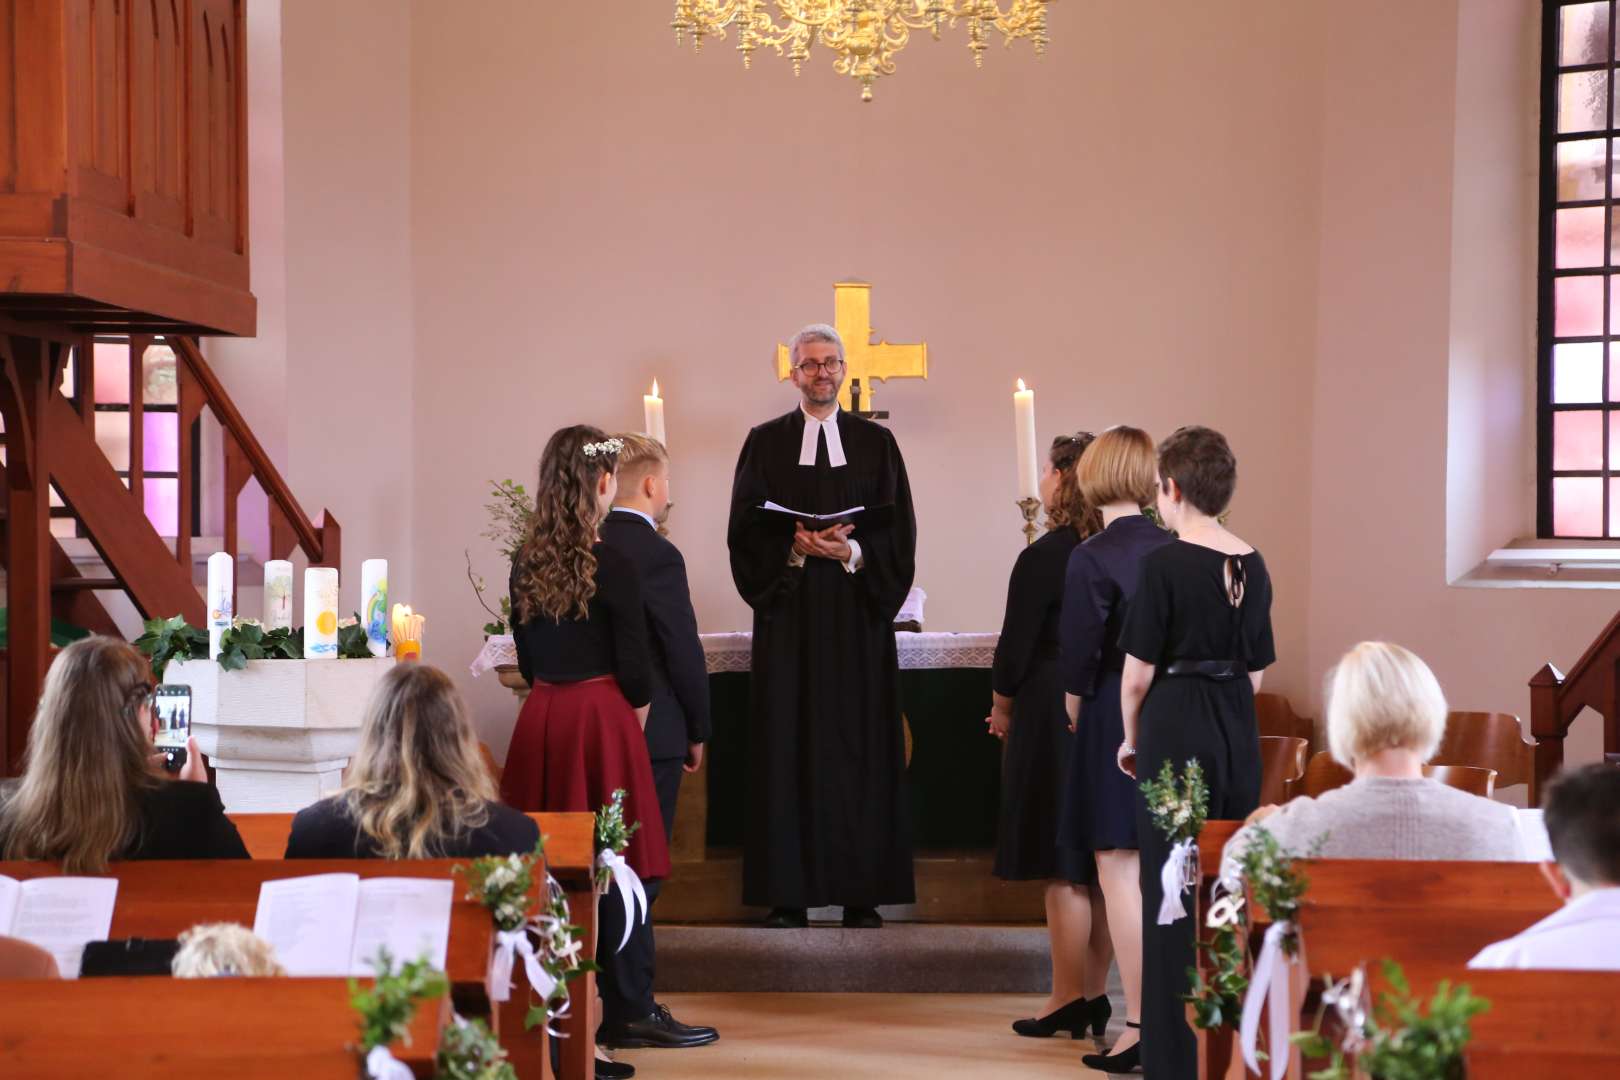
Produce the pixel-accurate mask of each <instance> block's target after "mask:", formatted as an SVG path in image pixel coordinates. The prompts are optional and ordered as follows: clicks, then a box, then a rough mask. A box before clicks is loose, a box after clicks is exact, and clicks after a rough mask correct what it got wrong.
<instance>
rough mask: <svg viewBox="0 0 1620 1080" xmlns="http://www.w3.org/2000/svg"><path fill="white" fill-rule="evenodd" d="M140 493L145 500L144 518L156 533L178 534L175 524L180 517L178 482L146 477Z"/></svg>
mask: <svg viewBox="0 0 1620 1080" xmlns="http://www.w3.org/2000/svg"><path fill="white" fill-rule="evenodd" d="M141 495H142V498H143V499H144V500H145V502H146V520H147V521H150V522H151V523H152V527H153V528H154V529H156V530H157V531H158V535H159V536H178V535H179V530H178V529H177V528H176V527H175V524H176V522H178V521H179V519H180V482H179V481H178V480H153V479H148V480H147V481H146V485H145V487H143V488H142V490H141Z"/></svg>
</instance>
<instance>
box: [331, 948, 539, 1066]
mask: <svg viewBox="0 0 1620 1080" xmlns="http://www.w3.org/2000/svg"><path fill="white" fill-rule="evenodd" d="M371 964H372V967H373V968H375V969H376V972H377V979H376V982H375V983H374V984H373V985H371V986H369V987H364V986H361V985H360V984H359V983H358V982H357V981H356V980H354V979H350V980H349V1003H350V1004H351V1005H352V1006H353V1007H354V1010H355V1012H356V1013H358V1014H359V1018H360V1044H359V1047H358V1050H359V1052H360V1055H361V1063H362V1066H363V1069H364V1075H365V1076H366V1077H369V1078H370V1080H412V1073H411V1069H410V1066H408V1065H406V1064H405V1063H404V1062H402V1061H400V1060H398V1059H397V1058H395V1057H394V1055H393V1053H392V1052H391V1051H390V1050H389V1049H388V1047H389V1044H390V1043H392V1042H394V1041H395V1040H396V1039H404V1040H405V1041H406V1043H407V1045H408V1044H409V1040H410V1033H409V1027H410V1022H411V1018H412V1017H413V1016H415V1015H416V1010H417V1007H418V1006H419V1005H420V1003H421V1002H422V1001H425V1000H429V999H433V998H439V997H443V996H444V994H445V992H446V991H447V990H448V989H449V983H448V982H447V981H446V979H445V977H444V973H443V972H440V971H436V970H434V969H433V968H432V967H431V966H430V965H429V964H428V962H427V961H426V960H425V959H424V960H413V961H409V962H407V963H405V964H402V965H400V968H399V970H398V971H395V970H394V958H393V957H392V956H391V955H389V953H388V950H387V949H383V950H381V951H380V952H379V953H378V955H377V959H375V960H373V961H372V962H371ZM433 1076H434V1080H518V1078H517V1072H516V1071H515V1070H514V1069H513V1068H512V1066H511V1064H510V1063H509V1062H508V1061H507V1059H506V1050H505V1049H504V1048H502V1046H501V1044H500V1040H498V1039H496V1038H495V1036H494V1034H493V1033H491V1031H490V1030H489V1028H488V1027H487V1026H486V1025H485V1024H484V1023H483V1021H481V1020H471V1021H469V1020H463V1019H462V1018H461V1017H459V1016H456V1015H455V1014H454V1013H452V1014H451V1018H450V1023H448V1024H446V1025H445V1027H444V1031H443V1032H442V1033H441V1034H440V1036H439V1049H438V1052H437V1053H436V1054H435V1055H434V1059H433Z"/></svg>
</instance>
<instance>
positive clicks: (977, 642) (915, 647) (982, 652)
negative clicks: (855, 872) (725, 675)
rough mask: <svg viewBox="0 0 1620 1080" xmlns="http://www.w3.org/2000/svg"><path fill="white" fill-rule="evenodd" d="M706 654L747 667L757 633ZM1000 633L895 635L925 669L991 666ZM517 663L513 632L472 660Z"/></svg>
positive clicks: (485, 666)
mask: <svg viewBox="0 0 1620 1080" xmlns="http://www.w3.org/2000/svg"><path fill="white" fill-rule="evenodd" d="M700 636H701V638H702V641H703V655H704V658H705V659H706V660H707V661H708V666H709V674H711V675H713V674H716V673H717V672H726V671H747V670H748V669H749V663H750V657H751V654H752V652H753V643H754V635H753V634H752V633H749V632H747V631H744V632H742V633H734V634H703V635H700ZM1000 636H1001V635H1000V634H949V633H922V634H913V633H907V632H904V631H901V632H898V633H896V634H895V635H894V640H895V645H896V646H897V647H898V650H899V654H900V670H901V671H922V670H932V669H941V668H988V667H989V666H990V665H991V663H992V662H993V661H994V660H995V655H996V641H997V640H998V639H999V638H1000ZM516 664H517V649H516V648H515V647H514V646H513V644H512V638H511V636H510V635H506V634H503V635H501V636H500V637H492V638H488V639H486V640H485V641H484V648H483V651H482V652H480V653H479V654H478V658H477V659H476V660H474V661H473V662H472V673H473V675H474V676H478V675H482V674H484V672H486V671H492V670H494V669H495V668H497V667H500V666H502V665H513V666H516Z"/></svg>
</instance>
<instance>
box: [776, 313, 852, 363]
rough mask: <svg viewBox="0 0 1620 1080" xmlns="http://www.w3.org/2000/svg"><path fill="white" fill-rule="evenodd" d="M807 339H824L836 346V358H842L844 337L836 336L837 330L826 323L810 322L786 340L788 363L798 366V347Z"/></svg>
mask: <svg viewBox="0 0 1620 1080" xmlns="http://www.w3.org/2000/svg"><path fill="white" fill-rule="evenodd" d="M807 341H826V342H830V343H831V344H833V345H836V346H838V359H839V360H842V359H843V358H844V339H843V338H841V337H839V336H838V331H837V330H835V329H834V328H833V327H831V326H828V325H827V324H826V323H811V324H810V325H809V326H807V327H805V328H804V329H803V330H800V331H799V332H798V333H797V334H794V335H793V340H792V341H790V342H788V363H790V364H792V365H793V366H794V367H798V366H799V348H800V346H802V345H803V344H804V343H805V342H807Z"/></svg>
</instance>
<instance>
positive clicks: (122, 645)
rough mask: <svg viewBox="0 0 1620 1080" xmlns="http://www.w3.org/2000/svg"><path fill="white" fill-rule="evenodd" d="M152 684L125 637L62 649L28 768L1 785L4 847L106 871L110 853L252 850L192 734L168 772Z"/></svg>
mask: <svg viewBox="0 0 1620 1080" xmlns="http://www.w3.org/2000/svg"><path fill="white" fill-rule="evenodd" d="M154 689H155V687H154V686H153V685H152V679H151V669H150V668H149V667H148V665H147V662H146V657H144V656H142V655H141V654H140V652H139V651H138V650H137V649H136V648H135V647H134V646H133V645H131V644H129V643H128V642H127V641H119V640H118V639H116V638H110V637H100V636H97V637H89V638H85V639H83V640H82V641H76V642H74V643H73V644H72V645H69V646H68V647H67V648H65V649H63V650H62V651H61V653H60V654H58V656H57V657H56V660H55V661H54V662H53V663H52V664H51V668H50V671H49V672H47V673H46V676H45V688H44V691H43V692H42V693H41V694H40V698H39V707H38V708H37V709H36V710H35V712H34V723H33V726H32V727H31V728H29V731H28V749H27V753H26V756H25V758H24V767H23V775H22V777H21V778H20V779H19V780H17V781H15V782H14V783H12V784H8V785H6V786H5V787H6V788H9V791H5V790H4V789H0V854H3V856H4V857H5V858H7V859H50V860H56V861H60V862H61V863H62V869H63V870H64V871H66V872H67V873H70V874H95V873H102V872H105V871H106V869H107V863H108V862H109V861H110V860H113V859H245V858H247V857H248V852H247V848H246V847H245V846H243V844H242V838H241V836H240V835H238V834H237V831H236V826H235V825H232V824H231V821H230V819H229V818H227V817H226V816H225V807H224V806H223V804H221V802H220V801H219V793H218V792H216V791H215V790H214V789H213V788H212V787H210V786H209V785H208V783H207V779H208V773H207V770H206V769H205V767H204V766H203V761H202V756H201V755H200V754H198V752H197V744H196V742H195V740H192V741H191V742H190V743H189V744H188V746H187V750H188V753H187V756H186V764H185V765H184V766H183V767H182V768H181V770H180V774H179V778H178V779H176V780H169V779H167V778H166V776H165V774H164V773H163V771H162V767H161V761H162V755H161V754H158V753H156V752H155V750H154V748H153V744H152V735H153V731H154V727H153V725H154V724H155V723H156V718H155V714H154V712H153V704H152V700H153V691H154Z"/></svg>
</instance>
